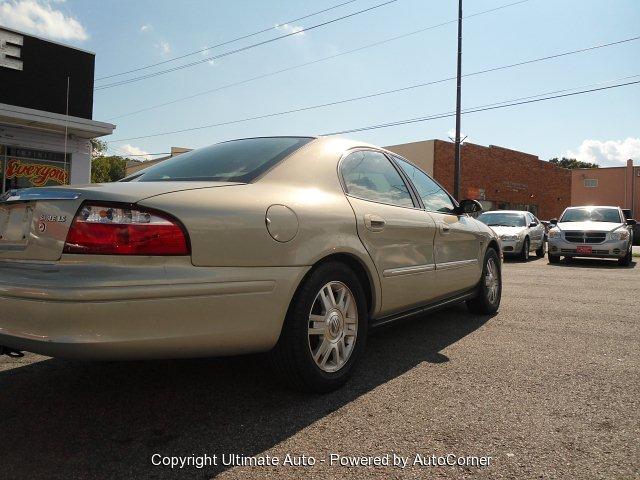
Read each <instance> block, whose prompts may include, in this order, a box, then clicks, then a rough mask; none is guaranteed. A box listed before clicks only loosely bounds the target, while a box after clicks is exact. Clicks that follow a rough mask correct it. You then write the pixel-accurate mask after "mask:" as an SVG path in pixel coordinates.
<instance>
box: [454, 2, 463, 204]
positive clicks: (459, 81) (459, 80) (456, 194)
mask: <svg viewBox="0 0 640 480" xmlns="http://www.w3.org/2000/svg"><path fill="white" fill-rule="evenodd" d="M461 93H462V0H458V78H457V86H456V140H455V152H454V157H455V158H454V167H453V196H454V197H455V198H456V200H458V201H459V200H461V199H460V103H461Z"/></svg>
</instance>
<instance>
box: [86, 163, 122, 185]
mask: <svg viewBox="0 0 640 480" xmlns="http://www.w3.org/2000/svg"><path fill="white" fill-rule="evenodd" d="M126 166H127V160H126V159H125V158H122V157H118V156H111V157H96V158H94V159H93V160H92V161H91V182H92V183H108V182H117V181H118V180H120V179H121V178H124V176H125V175H126Z"/></svg>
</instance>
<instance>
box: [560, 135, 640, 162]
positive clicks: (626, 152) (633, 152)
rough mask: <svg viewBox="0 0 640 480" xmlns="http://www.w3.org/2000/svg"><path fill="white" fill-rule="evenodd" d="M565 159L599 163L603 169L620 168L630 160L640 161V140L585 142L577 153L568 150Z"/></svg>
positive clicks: (630, 138) (629, 138)
mask: <svg viewBox="0 0 640 480" xmlns="http://www.w3.org/2000/svg"><path fill="white" fill-rule="evenodd" d="M563 156H564V157H568V158H576V159H578V160H580V161H583V162H590V163H597V164H598V165H600V166H602V167H620V166H624V165H626V164H627V160H628V159H630V158H631V159H633V160H640V138H632V137H628V138H626V139H624V140H605V141H602V140H591V139H589V140H584V141H583V142H582V143H581V144H580V146H579V147H578V150H577V151H573V150H567V151H566V152H565V153H564V154H563Z"/></svg>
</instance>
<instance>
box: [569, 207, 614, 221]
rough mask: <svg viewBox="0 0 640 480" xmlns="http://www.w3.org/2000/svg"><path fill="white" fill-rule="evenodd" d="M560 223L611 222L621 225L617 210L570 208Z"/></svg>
mask: <svg viewBox="0 0 640 480" xmlns="http://www.w3.org/2000/svg"><path fill="white" fill-rule="evenodd" d="M560 222H611V223H621V222H622V220H621V219H620V211H619V210H618V209H617V208H588V207H585V208H568V209H567V210H565V212H564V213H563V214H562V217H561V218H560Z"/></svg>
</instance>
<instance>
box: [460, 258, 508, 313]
mask: <svg viewBox="0 0 640 480" xmlns="http://www.w3.org/2000/svg"><path fill="white" fill-rule="evenodd" d="M490 261H493V263H494V265H495V271H496V273H497V277H498V279H497V280H498V292H497V296H496V298H495V300H494V301H491V300H490V295H489V288H488V287H487V283H486V276H487V271H488V265H489V262H490ZM501 267H502V265H501V262H500V256H499V255H498V252H496V251H495V250H494V249H493V248H488V249H487V252H486V253H485V254H484V264H483V266H482V277H481V278H480V281H479V282H478V286H477V287H476V289H477V294H476V296H475V297H474V298H472V299H470V300H467V308H468V309H469V311H470V312H472V313H476V314H478V315H493V314H494V313H496V312H497V311H498V308H500V299H501V298H502V269H501Z"/></svg>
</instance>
